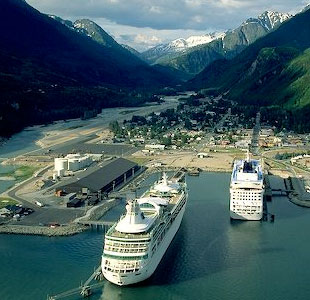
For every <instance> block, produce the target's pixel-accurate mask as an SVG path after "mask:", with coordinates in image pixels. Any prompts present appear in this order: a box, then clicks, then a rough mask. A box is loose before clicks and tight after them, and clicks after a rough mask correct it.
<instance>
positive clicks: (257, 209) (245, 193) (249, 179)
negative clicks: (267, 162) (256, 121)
mask: <svg viewBox="0 0 310 300" xmlns="http://www.w3.org/2000/svg"><path fill="white" fill-rule="evenodd" d="M264 191H265V187H264V178H263V170H262V164H261V162H260V161H259V160H254V159H250V156H249V153H248V155H247V158H246V160H238V161H236V162H235V164H234V168H233V171H232V175H231V183H230V217H231V218H232V219H237V220H252V221H258V220H261V219H262V217H263V197H264Z"/></svg>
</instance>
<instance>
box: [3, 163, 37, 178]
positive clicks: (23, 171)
mask: <svg viewBox="0 0 310 300" xmlns="http://www.w3.org/2000/svg"><path fill="white" fill-rule="evenodd" d="M38 169H39V168H38V167H33V166H20V167H18V168H17V169H15V170H12V171H11V172H8V173H4V174H1V176H7V177H14V178H15V180H16V181H24V180H26V179H28V178H30V177H31V176H33V174H34V172H36V171H37V170H38Z"/></svg>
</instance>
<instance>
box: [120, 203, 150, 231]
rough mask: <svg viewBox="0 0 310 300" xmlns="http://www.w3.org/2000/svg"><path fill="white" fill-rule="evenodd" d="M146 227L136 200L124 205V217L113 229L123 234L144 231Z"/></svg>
mask: <svg viewBox="0 0 310 300" xmlns="http://www.w3.org/2000/svg"><path fill="white" fill-rule="evenodd" d="M146 227H147V223H146V221H145V216H144V214H143V213H142V211H141V209H140V206H139V203H138V201H137V199H135V198H134V199H131V200H129V201H128V202H127V205H126V215H125V216H124V217H123V218H122V219H121V220H120V221H119V222H118V224H117V226H116V227H115V229H116V230H117V231H119V232H124V233H135V232H141V231H144V229H145V228H146Z"/></svg>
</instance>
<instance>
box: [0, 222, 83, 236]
mask: <svg viewBox="0 0 310 300" xmlns="http://www.w3.org/2000/svg"><path fill="white" fill-rule="evenodd" d="M86 229H87V227H85V226H81V225H78V224H70V225H65V226H59V227H55V228H51V227H46V226H23V225H2V226H0V234H1V233H2V234H23V235H43V236H49V237H52V236H70V235H74V234H77V233H80V232H82V231H85V230H86Z"/></svg>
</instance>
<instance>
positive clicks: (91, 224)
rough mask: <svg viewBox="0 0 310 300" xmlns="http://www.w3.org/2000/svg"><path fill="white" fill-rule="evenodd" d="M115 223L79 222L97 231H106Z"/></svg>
mask: <svg viewBox="0 0 310 300" xmlns="http://www.w3.org/2000/svg"><path fill="white" fill-rule="evenodd" d="M114 223H115V222H112V221H100V220H99V221H78V224H79V225H84V226H89V227H91V228H94V229H97V230H100V229H102V230H106V229H108V228H110V227H111V226H112V225H113V224H114Z"/></svg>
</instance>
